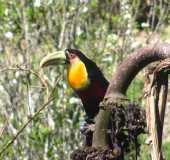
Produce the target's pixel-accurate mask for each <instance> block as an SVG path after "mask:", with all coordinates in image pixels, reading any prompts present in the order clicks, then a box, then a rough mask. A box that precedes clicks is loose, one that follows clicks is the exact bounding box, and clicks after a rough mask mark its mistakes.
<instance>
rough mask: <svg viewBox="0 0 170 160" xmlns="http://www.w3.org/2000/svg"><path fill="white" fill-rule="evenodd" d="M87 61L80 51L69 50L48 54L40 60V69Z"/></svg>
mask: <svg viewBox="0 0 170 160" xmlns="http://www.w3.org/2000/svg"><path fill="white" fill-rule="evenodd" d="M87 59H88V58H87V57H86V56H85V55H84V54H83V53H82V52H81V51H79V50H76V49H70V48H69V49H65V50H64V51H57V52H55V53H51V54H48V55H47V56H45V57H44V58H43V59H42V60H41V62H40V67H47V66H49V65H57V64H68V65H69V64H75V63H77V62H79V61H86V60H87Z"/></svg>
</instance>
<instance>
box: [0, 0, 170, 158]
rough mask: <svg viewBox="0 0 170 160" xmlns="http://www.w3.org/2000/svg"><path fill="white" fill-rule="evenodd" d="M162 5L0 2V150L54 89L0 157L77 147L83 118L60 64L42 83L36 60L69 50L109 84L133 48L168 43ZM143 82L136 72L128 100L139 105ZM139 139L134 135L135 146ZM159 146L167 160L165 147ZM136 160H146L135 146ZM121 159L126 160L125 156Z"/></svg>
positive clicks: (114, 0) (134, 0)
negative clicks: (87, 60) (96, 67)
mask: <svg viewBox="0 0 170 160" xmlns="http://www.w3.org/2000/svg"><path fill="white" fill-rule="evenodd" d="M169 3H170V2H169V1H168V0H154V1H152V0H144V1H142V0H122V1H120V0H106V1H103V0H93V1H90V0H73V1H71V0H56V1H55V0H49V1H47V0H34V1H33V0H27V1H26V0H18V1H12V0H9V1H5V0H0V22H1V25H0V72H1V76H0V150H1V149H3V147H5V145H6V144H7V143H8V142H9V140H11V139H12V138H13V137H14V136H15V135H16V134H17V132H18V131H19V129H21V128H22V126H23V125H24V124H25V123H26V121H27V120H28V119H29V118H30V117H31V116H32V115H34V113H35V112H36V111H37V110H38V109H39V108H40V107H42V105H43V104H44V103H45V102H46V100H47V97H48V95H49V93H48V90H47V86H48V89H49V92H50V91H51V90H52V88H54V87H56V89H55V90H54V92H53V95H54V96H55V97H56V98H55V100H54V101H52V102H51V103H50V104H49V105H48V107H47V108H45V109H44V110H43V111H42V112H41V113H40V114H39V115H38V116H37V117H36V118H35V119H34V120H33V121H32V122H31V123H30V124H29V125H28V126H27V127H26V128H25V129H24V130H23V131H22V133H21V135H20V136H19V137H18V138H17V139H16V140H15V141H14V143H13V144H12V145H11V146H10V147H9V148H7V149H6V150H5V151H4V152H3V154H1V157H0V159H3V160H8V159H9V160H11V159H17V160H23V159H25V160H26V159H30V160H31V159H35V160H42V159H43V160H46V159H50V160H54V159H55V160H56V159H57V160H66V159H69V156H70V153H71V152H72V150H73V149H75V148H76V147H77V146H80V145H82V139H83V137H82V136H81V134H80V132H79V127H80V122H81V121H83V119H84V117H83V116H84V112H83V111H82V108H81V103H80V100H79V99H78V98H77V97H76V95H75V94H74V93H73V92H72V90H71V89H70V88H69V87H68V86H67V83H66V78H65V74H63V73H65V68H64V66H61V67H58V68H57V67H56V68H48V69H45V74H46V76H47V77H45V76H44V75H43V74H42V73H41V72H40V68H39V62H40V60H41V59H42V57H43V56H44V55H46V54H48V53H52V52H55V51H56V50H63V49H65V48H67V47H73V48H77V49H80V50H82V51H83V52H84V53H85V54H87V55H88V56H89V57H90V58H91V59H93V60H94V61H95V62H96V63H97V64H98V65H99V66H100V68H101V69H102V71H103V72H104V73H105V75H106V77H107V78H108V79H110V77H111V75H112V73H113V71H114V70H115V67H116V66H117V65H118V63H120V62H121V60H122V59H123V58H124V57H126V56H127V54H129V53H131V52H132V51H134V50H135V49H137V48H139V47H142V46H145V45H146V44H148V43H155V42H157V41H167V42H168V41H169V42H170V38H169V36H170V6H169V5H170V4H169ZM37 74H38V75H40V77H38V76H37ZM61 75H62V76H61ZM58 79H59V82H58V83H57V84H56V81H57V80H58ZM41 80H45V84H46V85H47V86H46V85H44V83H42V82H41ZM143 81H144V74H140V75H138V77H137V78H136V80H135V81H134V83H133V84H132V86H131V88H130V89H129V91H128V97H129V98H130V99H132V100H136V101H139V102H140V103H142V101H141V100H138V98H140V96H141V95H142V89H143ZM144 139H145V137H143V136H142V137H141V142H142V143H144ZM166 139H167V138H166ZM80 140H81V141H80ZM164 143H165V144H164V150H165V153H166V155H167V158H168V157H169V156H168V155H169V154H170V152H169V148H170V144H168V143H170V142H169V141H168V140H167V141H165V142H164ZM0 152H1V151H0ZM141 156H142V158H141V159H148V160H149V152H148V148H147V146H146V145H142V148H141ZM127 159H134V158H133V153H130V154H129V156H128V158H127Z"/></svg>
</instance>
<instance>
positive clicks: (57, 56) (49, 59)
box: [40, 51, 66, 68]
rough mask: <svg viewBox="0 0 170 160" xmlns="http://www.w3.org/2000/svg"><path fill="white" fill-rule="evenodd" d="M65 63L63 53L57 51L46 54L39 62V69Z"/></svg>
mask: <svg viewBox="0 0 170 160" xmlns="http://www.w3.org/2000/svg"><path fill="white" fill-rule="evenodd" d="M65 61H66V57H65V53H64V51H57V52H55V53H51V54H48V55H47V56H45V57H44V58H43V59H42V60H41V62H40V67H41V68H42V67H47V66H49V65H57V64H64V63H65Z"/></svg>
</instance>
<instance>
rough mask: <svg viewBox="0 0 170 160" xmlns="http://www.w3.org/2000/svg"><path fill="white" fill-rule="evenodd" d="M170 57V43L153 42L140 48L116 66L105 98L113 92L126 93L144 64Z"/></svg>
mask: <svg viewBox="0 0 170 160" xmlns="http://www.w3.org/2000/svg"><path fill="white" fill-rule="evenodd" d="M169 57H170V44H168V43H163V44H154V45H153V46H148V47H146V48H142V49H139V50H137V51H136V52H134V53H132V54H131V55H130V56H129V57H127V58H126V59H125V60H124V61H123V62H122V63H121V64H120V65H119V66H118V68H117V72H116V73H115V74H114V75H113V77H112V81H111V83H110V85H109V88H108V90H107V93H106V96H105V98H109V97H112V94H113V93H114V92H117V93H122V94H126V91H127V89H128V87H129V85H130V83H131V81H132V80H133V79H134V77H135V76H136V75H137V73H138V72H139V71H140V70H142V69H143V68H144V67H145V66H146V65H148V64H150V63H152V62H154V61H158V60H162V59H166V58H169Z"/></svg>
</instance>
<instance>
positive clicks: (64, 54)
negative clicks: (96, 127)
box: [40, 48, 109, 124]
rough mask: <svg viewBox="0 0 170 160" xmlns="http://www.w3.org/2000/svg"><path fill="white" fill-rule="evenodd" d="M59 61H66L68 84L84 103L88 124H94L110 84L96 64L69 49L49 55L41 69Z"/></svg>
mask: <svg viewBox="0 0 170 160" xmlns="http://www.w3.org/2000/svg"><path fill="white" fill-rule="evenodd" d="M59 59H64V61H65V63H64V64H66V70H67V82H68V84H69V86H70V87H71V88H72V89H73V90H74V92H75V93H76V94H77V95H78V97H79V98H80V99H81V101H82V104H83V107H84V110H85V112H86V122H87V123H88V124H90V123H93V122H94V118H95V116H96V115H97V113H98V112H99V103H100V102H101V101H102V100H103V98H104V96H105V93H106V90H107V88H108V85H109V82H108V81H107V79H106V78H105V77H104V75H103V73H102V72H101V70H100V69H99V67H98V66H97V65H96V63H95V62H93V61H92V60H91V59H89V58H88V57H87V56H85V54H83V53H82V52H81V51H79V50H77V49H70V48H69V49H65V51H60V52H56V53H52V54H48V55H47V56H45V57H44V58H43V59H42V61H41V63H40V67H46V66H49V65H56V64H57V63H58V62H59Z"/></svg>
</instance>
